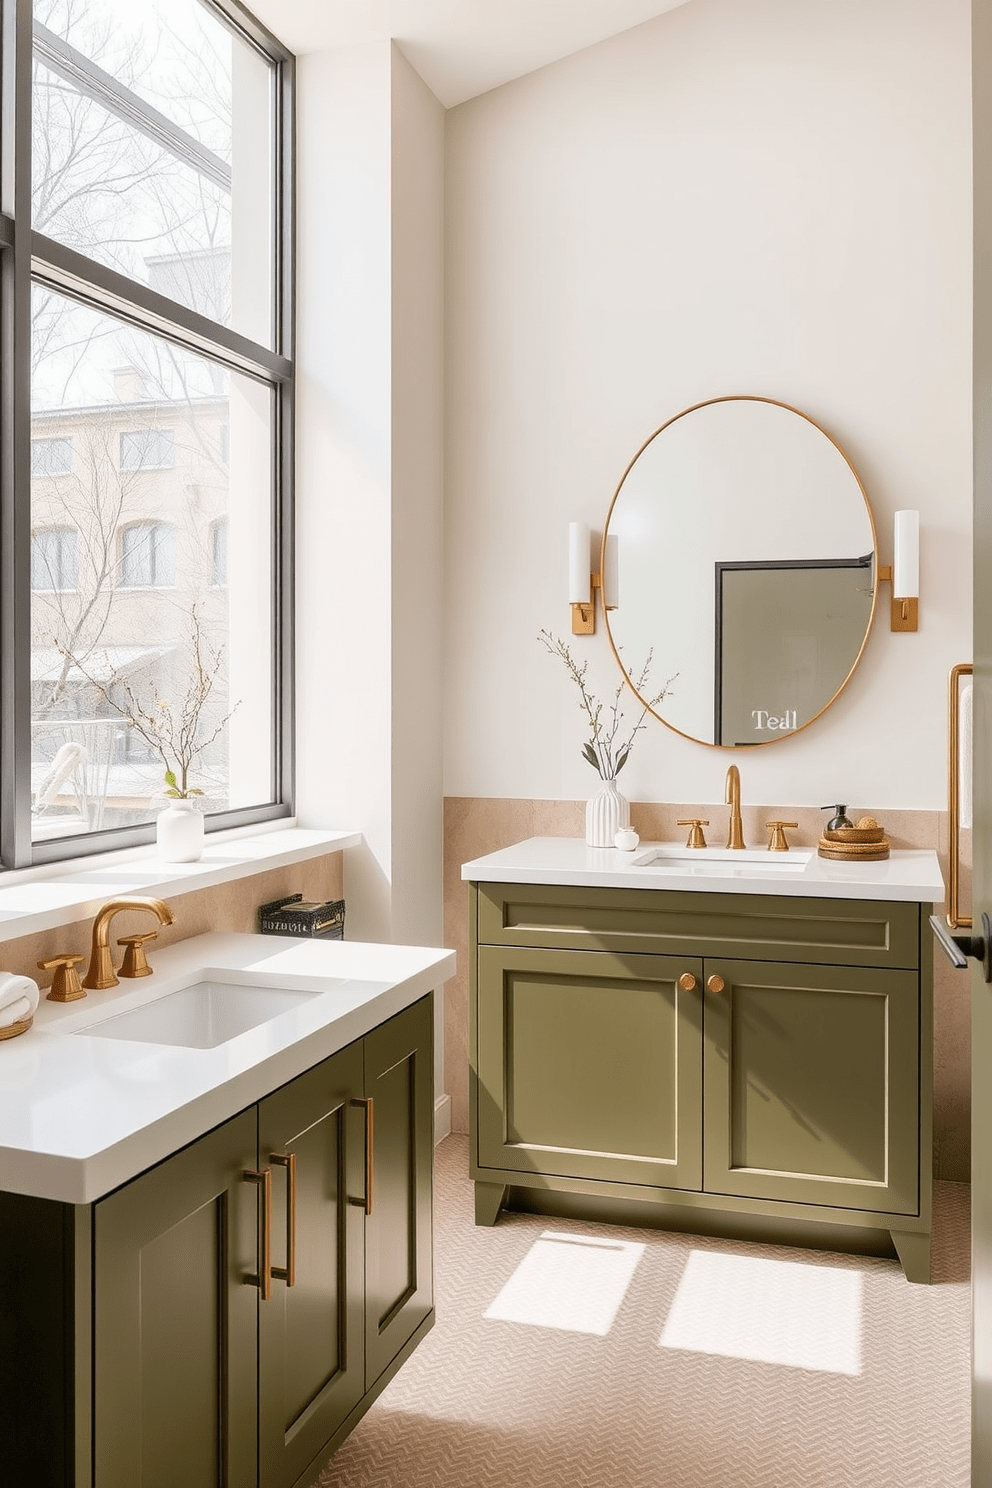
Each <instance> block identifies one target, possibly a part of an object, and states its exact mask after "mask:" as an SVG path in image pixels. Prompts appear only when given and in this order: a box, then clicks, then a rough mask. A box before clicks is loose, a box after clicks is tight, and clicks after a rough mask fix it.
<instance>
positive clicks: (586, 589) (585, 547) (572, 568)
mask: <svg viewBox="0 0 992 1488" xmlns="http://www.w3.org/2000/svg"><path fill="white" fill-rule="evenodd" d="M591 574H592V564H591V562H590V549H589V523H588V522H569V524H568V602H569V604H588V603H589V598H590V595H591V593H592V587H591V582H590V579H591Z"/></svg>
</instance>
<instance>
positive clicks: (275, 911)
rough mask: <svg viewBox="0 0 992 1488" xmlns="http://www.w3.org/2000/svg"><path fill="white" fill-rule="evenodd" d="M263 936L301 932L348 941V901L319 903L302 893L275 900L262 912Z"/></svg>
mask: <svg viewBox="0 0 992 1488" xmlns="http://www.w3.org/2000/svg"><path fill="white" fill-rule="evenodd" d="M258 928H259V930H260V931H261V932H262V934H263V935H299V936H306V937H307V938H309V939H318V940H344V900H343V899H328V900H327V901H326V902H325V903H324V904H316V903H314V901H313V900H312V899H304V897H303V895H302V894H288V895H287V896H286V898H285V899H273V900H272V902H271V904H263V905H261V907H260V908H259V911H258Z"/></svg>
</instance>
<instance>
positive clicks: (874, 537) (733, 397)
mask: <svg viewBox="0 0 992 1488" xmlns="http://www.w3.org/2000/svg"><path fill="white" fill-rule="evenodd" d="M714 403H770V404H771V405H772V406H773V407H775V408H784V409H785V410H786V411H787V412H788V413H794V414H796V416H797V417H798V418H801V419H804V420H805V421H806V423H807V424H811V425H812V426H813V428H814V429H816V430H817V432H818V433H820V434H822V435H823V437H824V439H827V440H829V442H830V443H831V444H832V445H833V447H834V449H835V450H836V451H837V453H838V454H839V455H840V457H841V459H842V460H843V461H844V464H845V465H846V466H847V468H848V469H849V470H850V472H851V474H852V475H853V476H854V479H855V481H856V482H857V487H858V490H859V491H860V492H861V499H862V500H863V501H864V504H865V511H866V512H867V513H868V522H869V525H870V527H871V546H872V553H873V554H874V557H875V563H874V567H873V579H874V582H873V584H872V594H871V611H870V613H869V615H868V624H867V625H866V626H865V635H864V640H863V641H862V642H861V646H860V648H859V650H858V654H857V656H856V657H855V658H854V661H853V662H852V664H851V669H850V671H849V672H848V674H847V676H846V677H845V678H844V680H843V682H842V683H841V684H840V686H839V687H838V688H837V691H836V692H835V693H834V695H833V697H831V698H829V699H828V701H827V702H825V703H824V705H823V707H822V708H821V709H820V711H819V712H818V713H814V715H813V717H812V718H808V719H807V720H806V722H805V723H803V724H800V726H799V727H798V728H795V729H792V730H791V731H790V732H789V733H787V734H782V735H781V737H780V738H777V739H761V740H759V741H758V742H757V743H755V744H746V745H740V744H717V743H716V742H715V741H714V742H712V743H711V742H710V740H708V739H697V738H696V736H695V734H687V733H685V732H684V731H683V730H682V729H680V728H676V727H675V725H674V723H669V722H668V720H667V719H666V718H663V717H662V716H661V714H660V713H658V712H657V711H656V710H655V709H654V708H652V707H651V705H650V703H648V702H647V701H646V699H645V698H643V697H642V696H641V694H640V693H639V692H638V691H637V688H636V687H635V686H634V684H633V682H632V681H631V677H630V673H629V672H628V671H627V668H626V667H625V666H624V664H623V662H622V661H621V659H620V652H619V649H618V647H617V644H616V642H615V641H614V639H613V631H612V629H611V627H610V616H609V611H608V610H607V608H606V604H605V602H604V604H603V615H604V618H605V621H606V638H607V640H608V641H609V643H610V650H611V651H612V652H613V659H614V661H615V662H616V664H617V666H618V667H619V668H620V671H621V673H622V675H623V677H624V679H625V681H626V683H627V686H628V687H629V688H630V690H631V692H632V693H633V694H634V696H635V697H636V698H637V700H638V702H639V703H641V704H643V706H644V707H645V708H646V709H647V711H648V712H649V713H650V714H651V716H652V717H653V718H656V719H657V720H658V722H659V723H661V724H664V726H665V728H667V729H670V730H671V732H672V733H673V734H678V735H679V737H680V738H682V739H688V740H689V742H690V744H700V745H702V746H703V748H704V749H741V748H744V749H749V750H750V749H765V748H767V747H768V746H769V745H771V744H784V743H786V741H787V740H789V739H794V738H795V737H796V735H797V734H801V733H802V732H803V730H804V729H808V728H809V727H810V725H811V724H813V723H816V721H817V719H818V718H822V717H823V715H824V713H826V711H827V709H828V708H830V707H832V706H833V704H834V703H835V702H836V701H837V699H838V698H839V697H840V695H841V693H842V692H843V691H844V688H845V687H846V686H847V684H848V683H849V682H850V680H851V678H852V677H853V676H854V673H855V671H856V670H857V667H858V663H859V662H860V660H861V658H862V656H863V655H864V653H865V647H866V646H867V644H868V637H869V636H870V635H871V628H872V625H873V624H874V622H875V609H876V606H877V604H878V533H877V531H876V528H875V514H874V512H873V511H872V509H871V502H870V501H869V500H868V492H867V491H866V490H865V488H864V483H863V481H862V479H861V477H860V475H859V474H858V472H857V470H856V469H855V468H854V464H853V462H852V461H851V458H850V456H849V455H848V453H847V451H846V450H845V449H844V447H843V445H841V444H839V443H838V442H837V440H836V439H834V437H833V435H832V434H829V433H828V432H827V430H826V429H825V428H824V427H823V425H822V424H818V423H817V421H816V419H814V418H811V417H810V415H809V414H808V413H804V412H803V410H802V409H801V408H794V407H793V406H792V404H791V403H783V402H782V400H781V399H780V398H764V397H762V396H761V395H760V394H758V393H728V394H726V395H724V396H723V397H720V398H704V399H703V400H702V402H700V403H692V404H690V405H689V407H688V408H683V409H682V410H681V412H680V413H676V414H674V415H673V416H672V418H670V419H666V420H665V422H664V423H663V424H661V425H659V427H658V428H657V429H655V431H654V433H653V434H650V435H649V436H648V438H647V439H645V441H644V443H643V444H642V445H641V447H640V449H639V450H638V451H637V453H636V454H635V455H634V457H633V459H632V460H630V461H629V462H628V464H627V467H626V469H625V470H624V472H623V475H622V476H621V477H620V479H619V481H618V482H617V487H616V490H615V491H614V492H613V496H612V498H611V500H610V505H609V508H608V509H607V513H606V521H605V522H604V524H603V539H602V543H601V545H600V554H599V572H600V573H601V574H603V573H605V572H606V567H605V565H606V537H607V534H608V532H609V530H610V518H611V517H612V515H613V508H614V506H615V505H616V503H617V497H618V496H619V495H620V492H621V491H622V490H623V485H624V481H625V480H626V479H627V477H628V475H629V474H630V472H631V470H632V469H633V468H634V466H635V465H636V463H637V461H638V460H639V459H640V457H641V455H643V453H644V451H645V450H646V449H647V447H648V445H649V444H651V443H653V441H654V440H655V439H657V437H658V435H659V434H663V433H664V432H665V430H666V429H669V428H671V426H672V424H675V423H678V421H679V419H683V418H685V417H686V416H687V415H688V414H690V413H695V412H696V411H697V410H698V409H700V408H709V407H711V406H712V405H713V404H714Z"/></svg>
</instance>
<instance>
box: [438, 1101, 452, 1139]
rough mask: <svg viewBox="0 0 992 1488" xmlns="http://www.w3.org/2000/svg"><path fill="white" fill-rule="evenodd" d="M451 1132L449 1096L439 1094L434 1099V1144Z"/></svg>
mask: <svg viewBox="0 0 992 1488" xmlns="http://www.w3.org/2000/svg"><path fill="white" fill-rule="evenodd" d="M450 1133H451V1096H450V1095H439V1096H438V1097H437V1098H436V1100H435V1101H434V1146H435V1147H436V1146H437V1144H438V1142H443V1141H444V1139H445V1137H447V1136H449V1135H450Z"/></svg>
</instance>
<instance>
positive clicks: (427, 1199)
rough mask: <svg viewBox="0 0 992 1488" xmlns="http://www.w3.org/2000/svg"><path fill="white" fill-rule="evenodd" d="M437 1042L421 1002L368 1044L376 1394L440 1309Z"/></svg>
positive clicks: (370, 1300)
mask: <svg viewBox="0 0 992 1488" xmlns="http://www.w3.org/2000/svg"><path fill="white" fill-rule="evenodd" d="M433 1046H434V1036H433V1017H432V1009H431V999H430V998H429V997H424V998H422V999H421V1000H420V1001H419V1002H417V1003H414V1005H413V1006H412V1007H409V1008H407V1009H405V1011H404V1012H402V1013H399V1014H397V1016H396V1017H395V1018H391V1019H390V1020H389V1022H388V1023H384V1024H383V1025H382V1027H381V1028H377V1029H375V1030H374V1031H373V1032H372V1033H370V1034H369V1035H368V1037H367V1038H366V1039H365V1093H366V1096H368V1097H371V1099H372V1102H373V1112H374V1118H373V1137H374V1150H373V1173H374V1178H373V1191H372V1212H371V1214H370V1215H369V1217H368V1219H367V1220H366V1225H365V1313H366V1324H365V1327H366V1338H365V1382H366V1388H371V1386H372V1385H373V1384H374V1382H375V1381H376V1380H377V1379H378V1377H379V1375H380V1374H381V1373H382V1371H383V1369H385V1367H386V1365H387V1364H389V1363H390V1362H391V1361H392V1359H394V1358H395V1357H396V1355H397V1353H399V1351H400V1349H401V1348H402V1347H403V1345H404V1343H406V1341H407V1339H408V1338H409V1337H410V1336H411V1335H412V1334H413V1333H414V1332H415V1330H416V1329H417V1328H418V1327H419V1326H420V1324H421V1323H422V1322H423V1321H424V1319H425V1318H426V1317H427V1315H428V1314H429V1313H430V1311H431V1309H432V1307H433V1305H434V1276H433V1254H432V1228H433V1209H432V1188H433V1164H434V1047H433Z"/></svg>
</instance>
